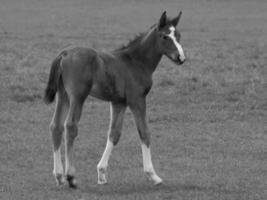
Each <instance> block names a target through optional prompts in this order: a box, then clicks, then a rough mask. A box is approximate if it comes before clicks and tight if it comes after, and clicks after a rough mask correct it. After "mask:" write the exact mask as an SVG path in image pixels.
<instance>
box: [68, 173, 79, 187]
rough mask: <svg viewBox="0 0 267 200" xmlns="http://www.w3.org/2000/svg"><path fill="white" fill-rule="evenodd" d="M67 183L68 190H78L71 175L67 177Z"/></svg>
mask: <svg viewBox="0 0 267 200" xmlns="http://www.w3.org/2000/svg"><path fill="white" fill-rule="evenodd" d="M67 181H68V184H69V187H70V188H72V189H77V188H78V186H77V183H76V180H75V178H74V176H72V175H67Z"/></svg>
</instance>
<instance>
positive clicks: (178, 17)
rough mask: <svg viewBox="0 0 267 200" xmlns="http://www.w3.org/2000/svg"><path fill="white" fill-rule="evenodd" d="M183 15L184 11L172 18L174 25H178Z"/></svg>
mask: <svg viewBox="0 0 267 200" xmlns="http://www.w3.org/2000/svg"><path fill="white" fill-rule="evenodd" d="M181 15H182V11H180V12H179V14H178V16H177V17H175V18H174V19H173V20H172V25H173V26H177V25H178V23H179V21H180V18H181Z"/></svg>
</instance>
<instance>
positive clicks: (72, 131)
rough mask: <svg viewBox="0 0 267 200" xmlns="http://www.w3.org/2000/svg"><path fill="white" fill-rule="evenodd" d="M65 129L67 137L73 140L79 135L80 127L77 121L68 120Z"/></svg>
mask: <svg viewBox="0 0 267 200" xmlns="http://www.w3.org/2000/svg"><path fill="white" fill-rule="evenodd" d="M65 129H66V134H67V139H72V140H73V139H75V138H76V136H77V135H78V127H77V123H75V122H67V123H66V124H65Z"/></svg>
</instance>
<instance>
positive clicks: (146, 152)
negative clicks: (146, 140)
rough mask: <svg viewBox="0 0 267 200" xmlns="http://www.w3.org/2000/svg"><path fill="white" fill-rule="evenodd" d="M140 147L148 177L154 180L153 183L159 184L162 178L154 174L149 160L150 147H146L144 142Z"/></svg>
mask: <svg viewBox="0 0 267 200" xmlns="http://www.w3.org/2000/svg"><path fill="white" fill-rule="evenodd" d="M141 147H142V154H143V165H144V171H145V173H146V175H147V176H148V178H149V179H150V180H152V181H153V182H154V184H156V185H157V184H160V183H161V182H162V179H161V178H160V177H159V176H158V175H157V174H156V172H155V170H154V167H153V164H152V160H151V152H150V148H149V147H147V146H146V145H145V144H142V145H141Z"/></svg>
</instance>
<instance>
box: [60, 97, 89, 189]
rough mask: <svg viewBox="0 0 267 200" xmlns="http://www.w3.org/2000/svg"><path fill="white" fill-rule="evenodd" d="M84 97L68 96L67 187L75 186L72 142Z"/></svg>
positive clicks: (66, 125) (66, 139)
mask: <svg viewBox="0 0 267 200" xmlns="http://www.w3.org/2000/svg"><path fill="white" fill-rule="evenodd" d="M84 100H85V98H77V97H75V98H74V97H73V98H70V106H69V112H68V114H67V119H66V121H65V130H66V131H65V174H66V179H67V181H68V184H69V187H71V188H77V183H76V180H75V171H76V170H75V166H74V159H73V144H74V140H75V138H76V137H77V135H78V122H79V120H80V118H81V113H82V107H83V103H84Z"/></svg>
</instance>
